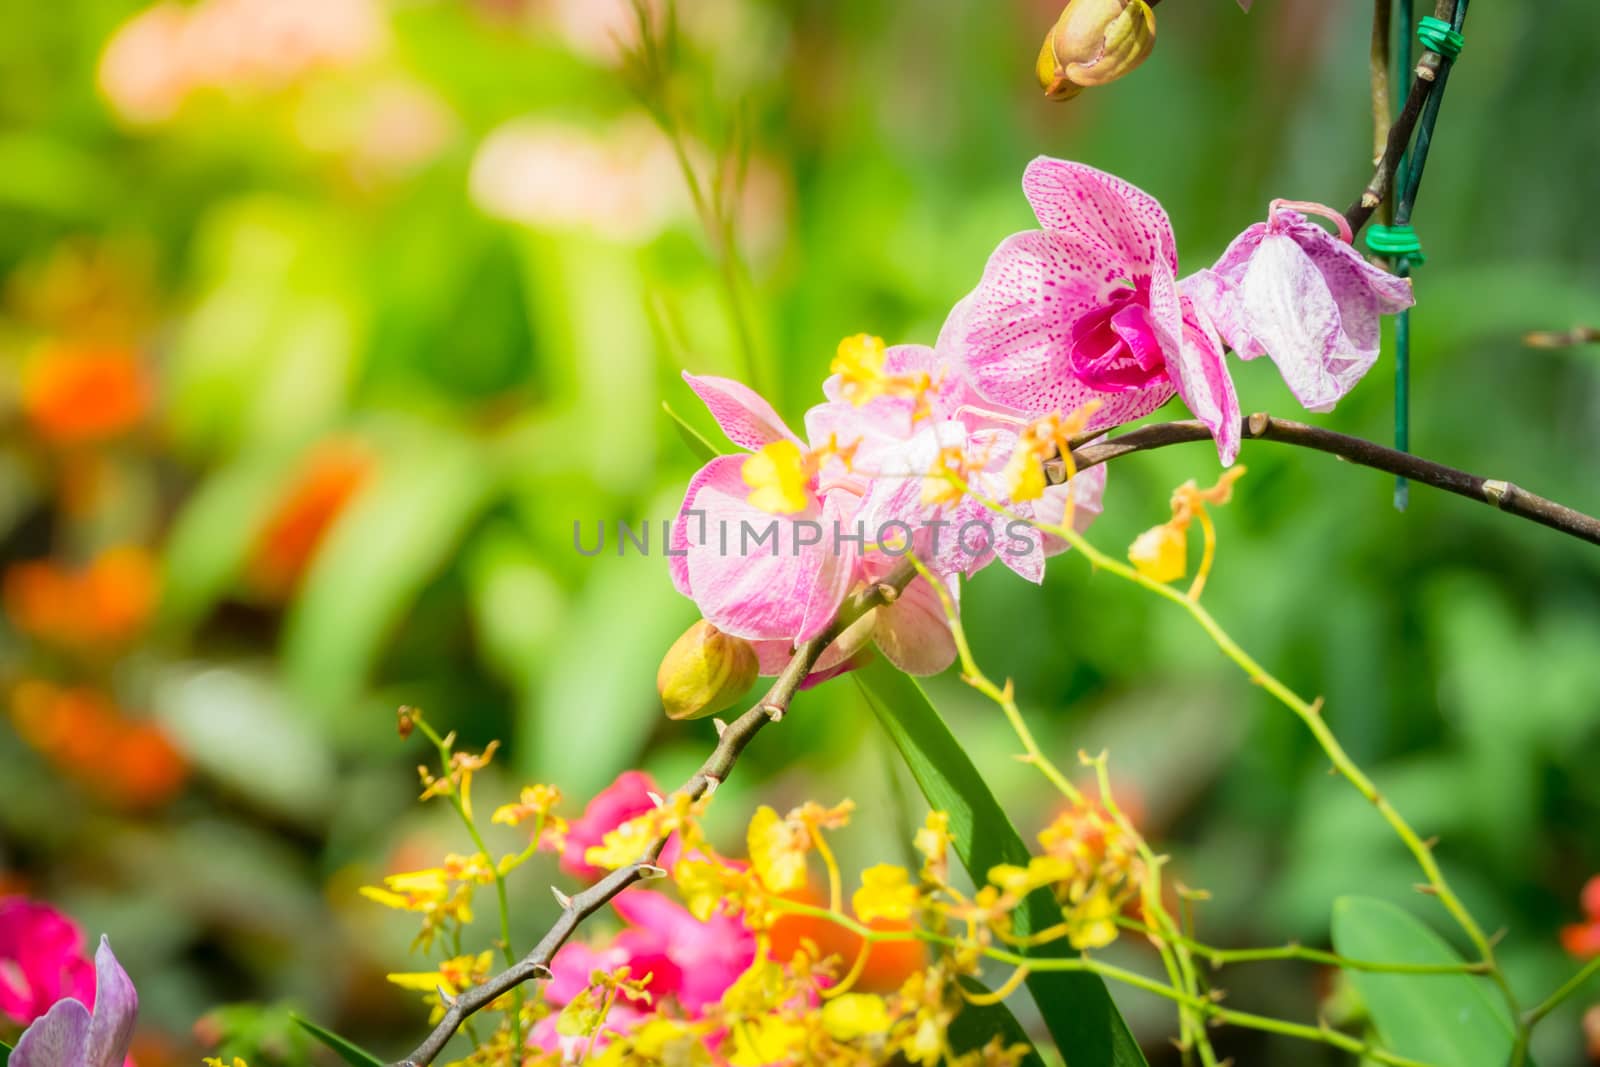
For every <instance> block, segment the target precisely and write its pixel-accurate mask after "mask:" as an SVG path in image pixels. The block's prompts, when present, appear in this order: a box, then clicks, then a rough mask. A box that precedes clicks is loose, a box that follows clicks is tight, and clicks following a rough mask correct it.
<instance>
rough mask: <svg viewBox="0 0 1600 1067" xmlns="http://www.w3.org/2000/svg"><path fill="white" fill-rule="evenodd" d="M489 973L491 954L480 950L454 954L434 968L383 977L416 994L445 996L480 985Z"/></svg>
mask: <svg viewBox="0 0 1600 1067" xmlns="http://www.w3.org/2000/svg"><path fill="white" fill-rule="evenodd" d="M493 972H494V953H492V952H480V953H478V954H477V955H476V956H456V957H454V958H453V959H448V960H445V961H444V962H443V963H441V964H439V969H438V970H436V971H413V972H409V973H402V974H390V975H385V977H386V978H387V979H388V980H389V981H390V982H392V983H394V984H395V985H397V986H399V987H400V988H401V989H412V990H416V991H417V992H419V993H437V992H439V991H440V990H443V991H444V994H445V996H447V997H455V996H459V995H460V994H461V993H462V992H463V991H464V990H467V989H470V988H471V987H472V986H475V985H478V984H480V983H481V982H483V981H484V979H486V978H488V977H489V975H490V974H492V973H493Z"/></svg>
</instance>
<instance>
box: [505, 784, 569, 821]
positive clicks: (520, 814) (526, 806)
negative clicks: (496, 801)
mask: <svg viewBox="0 0 1600 1067" xmlns="http://www.w3.org/2000/svg"><path fill="white" fill-rule="evenodd" d="M560 803H561V790H559V789H557V788H556V787H555V786H553V785H530V786H524V787H523V789H522V793H521V795H520V796H519V797H518V798H517V802H516V803H515V804H502V805H500V806H499V807H498V808H496V809H495V810H494V815H492V816H491V817H490V820H489V821H490V822H497V823H503V824H504V825H506V826H520V825H521V824H522V823H524V822H526V821H527V820H529V819H534V818H548V817H549V815H550V813H551V812H552V811H554V810H555V808H556V805H558V804H560Z"/></svg>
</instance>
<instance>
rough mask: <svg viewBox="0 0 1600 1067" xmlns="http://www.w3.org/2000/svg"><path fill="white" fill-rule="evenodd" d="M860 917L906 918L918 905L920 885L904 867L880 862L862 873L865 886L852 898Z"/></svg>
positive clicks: (852, 904)
mask: <svg viewBox="0 0 1600 1067" xmlns="http://www.w3.org/2000/svg"><path fill="white" fill-rule="evenodd" d="M850 906H851V907H852V908H853V909H854V910H855V913H856V918H858V919H860V920H861V921H862V922H871V921H872V920H874V919H893V920H897V921H904V920H906V919H909V918H911V913H912V912H913V911H915V910H916V907H917V887H916V886H914V885H912V884H911V876H910V874H908V873H907V872H906V869H905V868H904V867H896V866H895V865H894V864H892V863H880V864H878V865H877V866H875V867H868V868H867V869H866V870H864V871H862V872H861V888H860V889H858V890H856V892H855V895H854V896H853V897H851V898H850Z"/></svg>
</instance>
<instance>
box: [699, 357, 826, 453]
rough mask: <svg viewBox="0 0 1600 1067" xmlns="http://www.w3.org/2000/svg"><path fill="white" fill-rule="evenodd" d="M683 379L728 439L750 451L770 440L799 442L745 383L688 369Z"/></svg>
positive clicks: (768, 405) (758, 395)
mask: <svg viewBox="0 0 1600 1067" xmlns="http://www.w3.org/2000/svg"><path fill="white" fill-rule="evenodd" d="M683 380H684V381H686V382H688V383H689V388H690V389H693V390H694V392H695V395H696V396H698V397H699V398H700V399H701V401H703V402H704V403H705V406H706V409H707V410H708V411H710V412H711V417H712V418H713V419H716V420H717V425H718V426H720V427H722V432H723V433H725V434H727V435H728V440H730V441H732V442H733V443H734V444H736V445H738V446H739V447H741V448H748V449H750V451H752V452H754V451H757V450H759V449H760V448H761V447H762V446H763V445H770V444H771V443H772V442H774V441H781V440H789V441H794V442H795V443H796V444H799V443H800V439H799V438H797V437H796V436H795V435H794V434H792V433H790V432H789V428H788V427H787V426H785V425H784V424H783V419H781V418H779V417H778V413H777V412H776V411H774V410H773V409H772V405H771V404H769V403H767V401H766V400H765V399H763V398H762V396H761V395H760V394H759V393H757V392H756V391H755V390H754V389H751V388H750V387H749V386H748V385H744V384H742V383H740V382H736V381H734V380H733V379H732V378H717V377H712V376H710V375H694V374H690V373H689V372H688V371H684V372H683Z"/></svg>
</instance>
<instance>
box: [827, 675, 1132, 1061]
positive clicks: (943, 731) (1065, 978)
mask: <svg viewBox="0 0 1600 1067" xmlns="http://www.w3.org/2000/svg"><path fill="white" fill-rule="evenodd" d="M852 677H853V678H855V680H856V684H858V685H859V686H861V689H862V691H863V692H864V693H865V694H866V696H867V701H868V703H870V704H871V705H872V710H873V712H874V713H875V714H876V715H877V716H878V721H879V722H880V723H882V724H883V727H884V729H885V730H887V731H888V732H889V736H890V738H891V739H893V741H894V743H895V746H896V747H897V748H899V749H900V754H901V756H902V757H903V758H904V759H905V761H906V766H907V767H909V768H910V769H911V775H912V777H913V778H915V779H916V780H917V785H918V786H919V787H920V788H921V789H922V794H923V796H925V797H926V798H927V800H928V803H929V805H931V806H932V807H933V808H935V809H937V810H939V811H943V812H946V813H948V814H949V816H950V832H951V834H952V836H953V837H954V840H955V846H956V852H957V854H958V855H959V856H960V857H961V862H962V864H963V865H965V866H966V868H967V871H968V872H969V873H971V874H972V876H973V878H974V879H975V880H976V881H979V882H981V881H983V879H984V876H985V875H986V874H987V873H988V871H989V868H991V867H993V866H995V865H997V864H1001V863H1015V864H1026V863H1027V862H1028V848H1027V846H1026V845H1024V844H1023V843H1022V838H1021V837H1020V836H1018V834H1017V831H1016V828H1015V827H1013V826H1012V825H1011V820H1010V819H1008V818H1007V817H1006V813H1005V811H1004V810H1003V809H1002V808H1001V807H1000V804H999V802H998V801H997V800H995V798H994V794H993V793H991V792H990V791H989V786H988V784H987V783H986V782H984V780H983V776H982V775H981V774H979V773H978V768H977V767H975V766H973V763H972V761H971V760H970V759H968V758H967V753H966V751H965V750H964V749H963V748H962V747H961V743H960V742H959V741H957V740H956V738H955V736H954V735H953V734H951V732H950V728H949V727H948V726H946V725H945V721H944V719H943V718H941V717H940V715H939V712H938V709H936V708H935V707H934V706H933V704H932V703H930V702H929V700H928V697H927V694H925V693H924V692H923V691H922V687H921V686H919V685H918V684H917V683H916V682H915V681H913V680H912V679H910V678H908V677H906V676H905V675H904V674H901V673H900V672H899V671H897V670H895V669H894V667H892V666H891V665H889V664H888V663H886V662H885V661H883V660H881V659H875V660H873V661H872V662H871V663H869V664H868V665H867V666H866V667H864V668H862V669H861V670H858V671H855V672H854V673H853V674H852ZM1060 921H1061V909H1060V908H1059V907H1057V906H1056V903H1055V901H1054V900H1053V899H1051V897H1050V895H1049V894H1048V893H1046V892H1044V891H1043V890H1041V891H1038V892H1036V893H1034V894H1033V895H1032V896H1030V897H1029V898H1028V899H1027V901H1026V902H1025V903H1024V905H1023V907H1022V908H1020V909H1018V911H1017V915H1016V929H1017V933H1019V934H1027V933H1031V932H1033V931H1035V930H1043V929H1045V928H1047V927H1049V926H1053V925H1055V924H1056V923H1059V922H1060ZM1030 954H1031V955H1037V956H1041V957H1051V956H1054V957H1065V956H1071V955H1074V954H1075V953H1073V951H1072V949H1071V948H1070V947H1068V946H1067V945H1066V944H1065V943H1064V942H1059V941H1057V942H1052V943H1051V944H1048V945H1042V946H1040V947H1039V948H1036V949H1033V950H1031V952H1030ZM1027 986H1028V992H1029V993H1030V994H1032V996H1033V999H1034V1002H1035V1003H1036V1004H1038V1005H1039V1011H1040V1014H1042V1015H1043V1017H1044V1022H1045V1025H1046V1026H1047V1027H1049V1028H1050V1036H1051V1037H1052V1038H1053V1039H1054V1040H1055V1043H1056V1048H1058V1049H1059V1050H1060V1051H1061V1053H1062V1055H1064V1056H1066V1057H1068V1058H1069V1060H1070V1062H1071V1064H1072V1067H1100V1065H1112V1067H1144V1064H1145V1058H1144V1054H1143V1053H1142V1052H1140V1051H1139V1044H1138V1042H1136V1041H1135V1040H1134V1039H1133V1034H1132V1033H1131V1032H1130V1031H1129V1030H1128V1024H1127V1023H1126V1022H1125V1021H1123V1018H1122V1016H1121V1014H1120V1013H1118V1011H1117V1007H1116V1005H1115V1004H1113V1003H1112V1001H1111V994H1110V993H1109V992H1108V991H1107V990H1106V986H1105V983H1104V982H1103V981H1101V980H1100V977H1099V976H1098V975H1093V974H1087V973H1084V972H1066V971H1050V972H1046V971H1035V972H1034V973H1033V974H1031V975H1030V976H1029V977H1028V981H1027Z"/></svg>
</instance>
